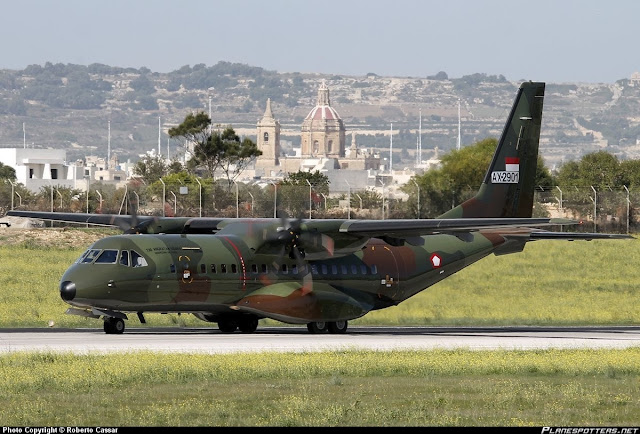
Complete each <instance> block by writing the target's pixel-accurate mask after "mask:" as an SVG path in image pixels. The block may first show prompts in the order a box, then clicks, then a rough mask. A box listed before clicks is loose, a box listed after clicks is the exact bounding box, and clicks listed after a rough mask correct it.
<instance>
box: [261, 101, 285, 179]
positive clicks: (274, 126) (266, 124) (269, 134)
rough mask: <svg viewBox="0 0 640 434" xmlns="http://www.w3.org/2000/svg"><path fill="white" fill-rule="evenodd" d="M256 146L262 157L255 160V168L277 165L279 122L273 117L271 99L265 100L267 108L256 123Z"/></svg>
mask: <svg viewBox="0 0 640 434" xmlns="http://www.w3.org/2000/svg"><path fill="white" fill-rule="evenodd" d="M256 144H257V145H258V149H259V150H260V151H262V155H261V156H259V157H258V158H257V159H256V167H272V166H277V165H278V164H279V160H278V157H279V156H280V122H278V121H277V120H276V118H274V117H273V112H272V111H271V98H269V99H267V108H266V110H265V111H264V115H263V116H262V119H260V120H259V121H258V137H257V141H256Z"/></svg>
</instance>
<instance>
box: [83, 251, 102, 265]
mask: <svg viewBox="0 0 640 434" xmlns="http://www.w3.org/2000/svg"><path fill="white" fill-rule="evenodd" d="M98 253H100V249H89V250H87V253H85V254H84V255H83V256H82V258H81V259H80V262H82V263H83V264H89V263H91V262H93V260H94V259H96V257H97V256H98Z"/></svg>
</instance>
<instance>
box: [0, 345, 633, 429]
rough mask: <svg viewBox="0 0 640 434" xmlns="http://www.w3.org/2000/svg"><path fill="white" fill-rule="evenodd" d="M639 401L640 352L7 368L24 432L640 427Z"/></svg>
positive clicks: (8, 395)
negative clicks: (141, 428) (155, 428)
mask: <svg viewBox="0 0 640 434" xmlns="http://www.w3.org/2000/svg"><path fill="white" fill-rule="evenodd" d="M638 396H640V349H638V348H635V349H626V350H609V351H604V350H598V351H591V350H545V351H509V352H505V351H466V350H455V351H399V352H392V353H380V352H375V351H353V352H324V353H293V354H292V353H289V354H280V353H261V354H243V355H240V356H239V355H237V354H233V355H231V354H230V355H202V354H179V355H178V354H156V353H149V352H141V353H127V354H116V355H86V356H76V355H70V354H51V353H35V354H25V353H14V354H8V355H3V356H0V420H2V421H3V424H5V425H17V426H27V425H30V426H34V425H35V426H38V425H47V426H48V425H53V426H56V425H63V426H68V425H82V426H96V425H103V426H104V425H116V426H176V425H179V426H543V425H562V426H567V425H571V426H575V425H586V426H612V425H613V426H619V425H622V426H637V425H638V424H639V423H640V400H638Z"/></svg>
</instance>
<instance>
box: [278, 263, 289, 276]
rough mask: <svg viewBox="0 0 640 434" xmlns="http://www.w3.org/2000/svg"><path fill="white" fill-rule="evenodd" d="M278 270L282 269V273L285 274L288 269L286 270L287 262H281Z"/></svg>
mask: <svg viewBox="0 0 640 434" xmlns="http://www.w3.org/2000/svg"><path fill="white" fill-rule="evenodd" d="M280 271H282V273H283V274H287V273H288V272H289V270H287V264H282V267H280Z"/></svg>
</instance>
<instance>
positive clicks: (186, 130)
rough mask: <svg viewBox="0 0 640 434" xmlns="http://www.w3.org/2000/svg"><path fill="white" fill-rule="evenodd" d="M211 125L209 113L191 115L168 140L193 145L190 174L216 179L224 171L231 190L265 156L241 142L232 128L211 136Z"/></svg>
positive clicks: (255, 147)
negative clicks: (244, 171) (203, 173)
mask: <svg viewBox="0 0 640 434" xmlns="http://www.w3.org/2000/svg"><path fill="white" fill-rule="evenodd" d="M210 125H211V119H210V118H209V115H207V114H206V113H204V112H198V113H196V114H192V113H190V114H188V115H187V116H186V117H185V119H184V121H183V122H182V123H181V124H180V125H178V126H177V127H174V128H171V129H170V130H169V136H170V137H177V138H182V139H183V140H184V141H187V142H190V143H192V144H193V156H192V157H191V159H190V160H189V161H188V162H187V168H188V169H189V170H191V171H196V170H197V169H203V170H204V171H205V172H206V173H207V174H208V175H209V176H210V177H211V178H215V175H216V171H217V170H218V169H221V170H222V171H223V172H224V174H225V175H226V178H227V185H228V188H229V189H231V185H232V183H233V180H234V179H235V178H236V177H237V176H238V175H239V174H240V173H241V172H242V171H243V170H244V169H246V167H247V165H248V164H249V163H250V162H251V161H252V160H253V159H254V158H255V157H257V156H259V155H262V152H261V151H260V150H258V147H257V145H256V144H255V143H254V142H253V141H252V140H251V139H248V138H245V139H243V140H242V141H241V140H240V137H239V136H238V135H237V134H236V132H235V131H234V130H233V128H231V127H226V128H225V129H224V130H223V131H221V132H219V131H216V132H213V133H212V134H210V132H209V130H210V128H209V126H210Z"/></svg>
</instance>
